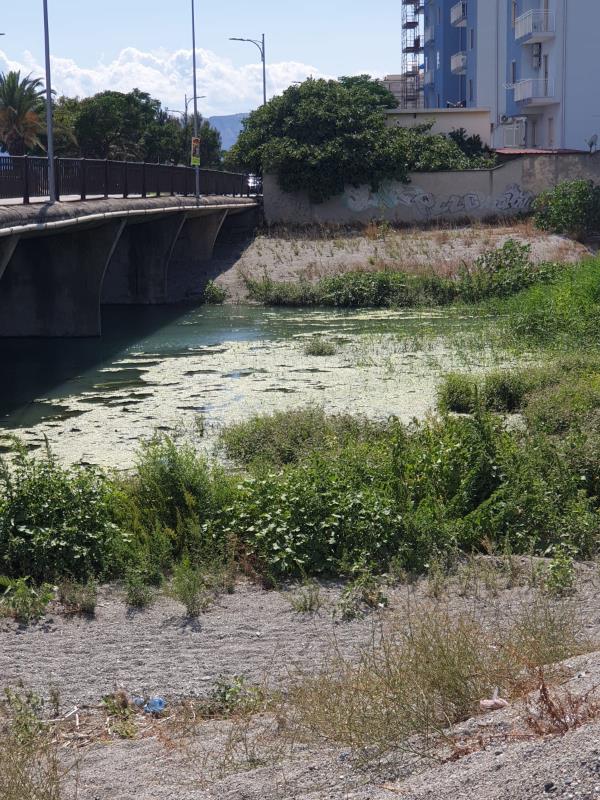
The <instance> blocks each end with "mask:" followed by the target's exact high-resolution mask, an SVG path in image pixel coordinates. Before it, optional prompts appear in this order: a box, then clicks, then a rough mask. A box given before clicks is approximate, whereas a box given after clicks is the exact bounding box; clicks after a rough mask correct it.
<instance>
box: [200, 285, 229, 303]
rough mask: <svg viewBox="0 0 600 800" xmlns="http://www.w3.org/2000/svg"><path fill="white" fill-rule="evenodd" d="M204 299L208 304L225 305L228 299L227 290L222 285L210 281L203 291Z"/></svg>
mask: <svg viewBox="0 0 600 800" xmlns="http://www.w3.org/2000/svg"><path fill="white" fill-rule="evenodd" d="M202 300H203V302H204V303H207V304H208V305H213V306H219V305H223V303H224V302H225V300H227V290H226V289H223V287H222V286H219V284H218V283H215V282H214V281H208V283H207V284H206V286H205V287H204V292H203V293H202Z"/></svg>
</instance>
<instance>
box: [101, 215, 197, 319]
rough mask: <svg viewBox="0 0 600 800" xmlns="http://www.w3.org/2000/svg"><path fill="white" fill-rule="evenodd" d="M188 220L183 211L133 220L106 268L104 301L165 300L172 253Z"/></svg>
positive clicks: (134, 302)
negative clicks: (159, 216) (166, 215)
mask: <svg viewBox="0 0 600 800" xmlns="http://www.w3.org/2000/svg"><path fill="white" fill-rule="evenodd" d="M185 221H186V215H185V213H183V212H182V213H180V214H170V215H169V216H168V217H161V218H151V219H150V220H148V219H144V218H141V219H140V220H134V221H132V222H130V223H129V224H128V225H127V227H126V228H125V230H124V231H123V235H122V236H121V239H120V241H119V244H118V246H117V249H116V250H115V254H114V256H113V258H112V261H111V263H110V266H109V268H108V270H107V273H106V279H105V283H104V287H103V290H102V302H103V303H115V304H131V305H151V304H158V303H166V302H167V274H168V269H169V263H170V261H171V254H172V252H173V248H174V247H175V243H176V241H177V239H178V238H179V235H180V232H181V229H182V227H183V225H184V223H185Z"/></svg>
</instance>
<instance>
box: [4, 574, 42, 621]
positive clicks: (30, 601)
mask: <svg viewBox="0 0 600 800" xmlns="http://www.w3.org/2000/svg"><path fill="white" fill-rule="evenodd" d="M1 589H4V593H3V594H2V596H1V597H0V611H1V612H3V613H4V614H6V615H7V616H10V617H14V619H16V620H17V622H20V623H22V624H24V625H27V624H28V623H29V622H32V621H37V620H38V619H41V617H43V616H44V614H45V613H46V609H47V608H48V603H49V602H50V601H51V600H52V598H53V597H54V592H53V591H52V587H51V586H49V585H48V584H42V585H41V586H35V585H33V584H32V583H31V582H30V580H29V578H12V579H11V578H5V577H3V576H0V590H1Z"/></svg>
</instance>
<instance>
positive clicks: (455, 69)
mask: <svg viewBox="0 0 600 800" xmlns="http://www.w3.org/2000/svg"><path fill="white" fill-rule="evenodd" d="M450 69H451V70H452V74H453V75H464V74H465V73H466V71H467V54H466V53H465V52H464V51H461V52H460V53H454V55H453V56H452V58H451V59H450Z"/></svg>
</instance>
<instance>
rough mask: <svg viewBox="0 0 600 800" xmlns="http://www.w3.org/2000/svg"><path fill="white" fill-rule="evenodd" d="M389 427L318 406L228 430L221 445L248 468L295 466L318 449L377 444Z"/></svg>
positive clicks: (276, 415)
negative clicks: (267, 465)
mask: <svg viewBox="0 0 600 800" xmlns="http://www.w3.org/2000/svg"><path fill="white" fill-rule="evenodd" d="M384 431H385V426H384V425H381V424H379V423H377V422H373V421H372V420H369V419H367V418H366V417H362V416H353V415H351V414H333V415H328V414H326V413H325V412H324V411H323V409H322V408H319V407H318V406H308V407H306V408H298V409H291V410H289V411H276V412H274V413H273V414H269V415H265V416H256V417H252V418H251V419H249V420H247V421H246V422H238V423H236V424H233V425H229V426H228V427H226V428H224V429H223V431H222V432H221V435H220V443H221V445H222V447H223V448H224V450H225V454H226V455H227V457H228V458H230V459H232V460H233V461H236V462H237V463H239V464H242V465H244V466H249V465H250V464H252V463H253V462H262V463H266V464H270V465H273V466H282V465H284V464H290V463H294V462H296V461H299V460H301V459H302V458H304V457H305V456H306V455H307V454H308V453H310V452H314V451H316V450H331V449H337V448H339V447H343V446H345V445H346V444H350V443H351V442H356V443H358V442H363V441H375V440H376V439H378V438H380V437H381V436H382V435H383V433H384Z"/></svg>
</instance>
